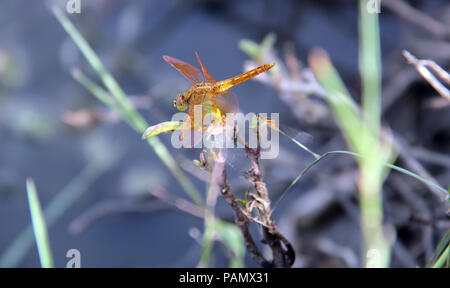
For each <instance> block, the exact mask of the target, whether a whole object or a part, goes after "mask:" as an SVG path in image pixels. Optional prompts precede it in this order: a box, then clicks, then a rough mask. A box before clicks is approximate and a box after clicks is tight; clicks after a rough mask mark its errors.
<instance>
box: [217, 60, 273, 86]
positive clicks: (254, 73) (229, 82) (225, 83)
mask: <svg viewBox="0 0 450 288" xmlns="http://www.w3.org/2000/svg"><path fill="white" fill-rule="evenodd" d="M273 66H275V63H273V62H272V63H270V64H264V65H261V66H259V67H257V68H254V69H252V70H250V71H248V72H245V73H243V74H241V75H238V76H236V77H233V78H229V79H226V80H223V81H220V82H218V83H216V85H215V86H216V87H215V88H216V89H215V90H216V92H225V91H226V90H228V89H230V88H231V87H233V86H236V85H238V84H240V83H242V82H244V81H247V80H249V79H251V78H253V77H255V76H257V75H258V74H261V73H263V72H264V71H267V70H269V69H270V68H272V67H273Z"/></svg>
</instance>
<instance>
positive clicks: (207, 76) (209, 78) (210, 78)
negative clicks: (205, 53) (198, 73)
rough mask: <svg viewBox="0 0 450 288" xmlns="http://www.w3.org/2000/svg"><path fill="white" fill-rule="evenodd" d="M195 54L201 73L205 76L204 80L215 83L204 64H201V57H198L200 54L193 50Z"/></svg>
mask: <svg viewBox="0 0 450 288" xmlns="http://www.w3.org/2000/svg"><path fill="white" fill-rule="evenodd" d="M195 56H197V60H198V63H200V66H201V67H202V71H203V75H204V76H205V80H206V81H207V82H210V83H216V80H214V78H213V77H212V76H211V74H209V72H208V70H206V67H205V65H203V62H202V59H200V56H199V55H198V52H195Z"/></svg>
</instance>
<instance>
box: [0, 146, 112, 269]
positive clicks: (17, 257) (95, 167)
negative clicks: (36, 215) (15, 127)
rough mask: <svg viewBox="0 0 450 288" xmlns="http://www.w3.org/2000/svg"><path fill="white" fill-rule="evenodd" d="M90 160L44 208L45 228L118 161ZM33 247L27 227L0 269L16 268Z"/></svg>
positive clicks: (1, 261)
mask: <svg viewBox="0 0 450 288" xmlns="http://www.w3.org/2000/svg"><path fill="white" fill-rule="evenodd" d="M92 159H94V160H92V161H91V162H90V163H89V164H88V165H87V166H86V167H85V168H84V169H83V170H81V172H80V173H79V174H78V175H77V176H75V177H74V178H73V179H72V180H71V181H70V182H69V183H68V184H67V185H66V186H65V187H64V188H63V189H61V191H59V192H58V193H57V194H56V195H55V196H54V197H53V198H52V199H51V200H50V202H49V203H48V205H47V206H46V207H45V208H44V215H45V219H46V222H47V226H48V227H51V226H52V225H53V224H54V223H56V222H57V221H58V219H59V218H61V216H62V215H64V213H66V211H67V210H68V209H70V207H72V206H73V205H74V204H75V203H76V202H77V201H78V199H80V197H81V196H82V195H83V194H84V193H85V192H86V191H88V190H89V189H88V188H89V187H90V186H91V185H92V184H93V183H94V182H95V181H96V180H97V179H98V178H99V177H100V176H102V175H103V174H104V173H105V172H106V171H108V170H109V169H111V167H113V166H114V164H115V163H117V161H118V160H119V159H120V157H119V156H118V155H117V154H113V155H109V157H108V158H107V159H105V160H106V161H98V159H95V158H92ZM32 245H33V228H32V227H31V225H28V226H27V227H26V228H25V229H24V230H23V231H22V232H21V233H20V234H19V235H18V236H17V237H16V238H15V239H14V240H13V241H12V242H11V244H10V245H8V246H7V247H6V248H5V250H4V252H3V253H2V255H1V257H0V267H1V268H11V267H16V266H17V265H18V264H19V262H20V261H21V260H22V259H23V258H24V257H25V255H26V253H27V252H28V251H29V250H30V248H31V247H32Z"/></svg>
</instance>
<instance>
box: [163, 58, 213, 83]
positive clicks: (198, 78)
mask: <svg viewBox="0 0 450 288" xmlns="http://www.w3.org/2000/svg"><path fill="white" fill-rule="evenodd" d="M163 58H164V60H166V62H167V63H169V64H170V65H171V66H172V67H174V68H175V69H177V70H178V71H179V72H180V73H181V74H183V76H184V77H186V78H187V79H188V80H189V81H191V82H192V83H193V84H199V83H203V82H204V80H205V78H204V77H203V74H202V72H200V70H198V69H197V68H195V67H194V66H192V65H191V64H188V63H186V62H184V61H181V60H179V59H177V58H174V57H170V56H165V55H164V56H163Z"/></svg>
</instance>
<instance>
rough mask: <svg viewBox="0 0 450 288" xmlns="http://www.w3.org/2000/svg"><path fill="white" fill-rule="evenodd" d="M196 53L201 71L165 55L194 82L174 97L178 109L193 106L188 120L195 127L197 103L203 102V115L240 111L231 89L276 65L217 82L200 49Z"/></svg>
mask: <svg viewBox="0 0 450 288" xmlns="http://www.w3.org/2000/svg"><path fill="white" fill-rule="evenodd" d="M195 56H196V57H197V60H198V62H199V64H200V67H201V72H200V70H199V69H197V68H196V67H194V66H192V65H191V64H188V63H186V62H184V61H181V60H179V59H176V58H174V57H170V56H166V55H164V56H163V59H164V60H165V61H166V62H167V63H169V64H170V65H171V66H172V67H174V68H175V69H176V70H178V72H180V73H181V74H182V75H183V76H184V77H186V78H187V79H188V80H189V81H190V82H191V83H192V86H191V87H190V88H189V89H188V90H187V91H186V92H185V93H180V94H178V95H177V96H176V98H175V100H174V101H173V106H174V108H175V109H177V110H180V111H185V110H186V109H187V108H188V107H189V110H188V120H189V121H186V123H188V124H187V125H188V128H190V129H192V125H193V123H194V122H195V121H194V107H195V106H196V105H202V116H205V114H206V113H208V112H209V113H215V114H219V115H222V116H224V115H226V113H234V112H238V111H239V101H238V98H237V96H236V94H234V93H233V92H231V91H229V89H230V88H232V87H234V86H236V85H238V84H240V83H242V82H245V81H247V80H249V79H251V78H253V77H255V76H257V75H258V74H261V73H263V72H265V71H267V70H269V69H270V68H272V67H273V66H275V63H273V62H272V63H270V64H264V65H261V66H259V67H257V68H254V69H252V70H250V71H248V72H245V73H243V74H240V75H238V76H235V77H232V78H228V79H225V80H222V81H219V82H217V81H216V80H215V79H214V78H213V77H212V76H211V74H210V73H209V72H208V70H207V69H206V68H205V65H204V64H203V61H202V60H201V59H200V56H199V54H198V52H195ZM205 112H206V113H205ZM189 125H190V126H191V127H189ZM181 135H182V134H181Z"/></svg>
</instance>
